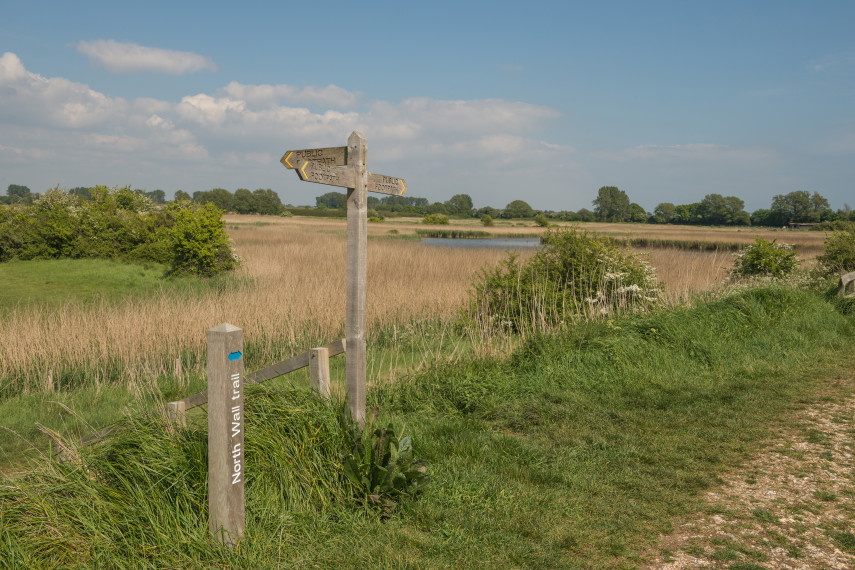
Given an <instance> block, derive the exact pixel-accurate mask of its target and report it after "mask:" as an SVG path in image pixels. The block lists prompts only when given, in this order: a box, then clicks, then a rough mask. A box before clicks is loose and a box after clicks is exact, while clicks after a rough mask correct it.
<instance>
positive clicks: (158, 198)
mask: <svg viewBox="0 0 855 570" xmlns="http://www.w3.org/2000/svg"><path fill="white" fill-rule="evenodd" d="M144 194H145V195H146V196H148V199H149V200H151V201H152V202H154V203H155V204H164V203H166V192H164V191H163V190H152V191H151V192H145V193H144Z"/></svg>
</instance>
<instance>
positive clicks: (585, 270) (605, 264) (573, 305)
mask: <svg viewBox="0 0 855 570" xmlns="http://www.w3.org/2000/svg"><path fill="white" fill-rule="evenodd" d="M541 243H542V244H543V247H542V248H541V249H540V250H538V252H537V253H536V254H535V255H534V257H532V258H531V259H530V260H529V261H527V262H525V263H522V262H520V261H519V259H518V257H517V256H516V255H514V254H510V255H509V256H508V258H507V259H505V260H503V261H502V262H501V263H500V264H499V265H498V266H497V267H494V268H491V269H484V270H482V272H481V274H480V275H479V276H478V278H477V279H476V281H475V283H474V284H473V288H472V290H471V291H470V301H469V304H468V305H467V308H466V311H465V312H466V317H468V318H469V319H473V320H475V321H477V322H479V323H481V324H486V325H488V326H495V324H496V323H508V325H509V326H507V327H504V328H510V329H511V330H514V331H523V330H536V331H543V330H547V329H550V328H555V327H560V326H562V325H564V324H569V323H573V322H576V321H578V320H580V319H587V318H601V317H604V316H609V315H612V314H614V313H616V312H621V311H644V310H647V309H649V308H651V307H653V306H655V305H657V304H658V303H659V302H660V301H661V297H662V288H661V286H660V285H659V284H658V283H657V280H656V274H655V272H654V271H653V268H652V267H650V265H649V264H648V263H647V262H646V261H644V260H643V259H642V258H641V257H639V256H638V255H636V254H633V253H631V252H629V251H628V250H627V249H625V248H623V247H621V246H620V245H619V244H618V243H617V241H615V240H614V239H613V238H610V237H604V236H596V235H594V234H590V233H588V232H586V231H584V230H579V229H577V228H569V229H566V228H563V229H554V230H551V231H549V232H547V233H546V234H545V235H544V236H543V237H542V238H541Z"/></svg>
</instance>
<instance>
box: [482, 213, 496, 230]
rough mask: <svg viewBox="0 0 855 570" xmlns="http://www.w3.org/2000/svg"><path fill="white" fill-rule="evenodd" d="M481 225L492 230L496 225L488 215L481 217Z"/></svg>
mask: <svg viewBox="0 0 855 570" xmlns="http://www.w3.org/2000/svg"><path fill="white" fill-rule="evenodd" d="M481 225H483V226H484V227H486V228H492V227H493V226H495V225H496V223H495V222H494V221H493V217H492V216H491V215H490V214H484V215H483V216H481Z"/></svg>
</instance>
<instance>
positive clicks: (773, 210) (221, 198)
mask: <svg viewBox="0 0 855 570" xmlns="http://www.w3.org/2000/svg"><path fill="white" fill-rule="evenodd" d="M134 192H135V193H138V194H140V195H143V196H146V197H147V198H148V199H149V200H151V202H152V203H154V204H164V203H166V202H167V200H166V195H165V192H164V191H163V190H152V191H145V190H134ZM68 193H69V194H71V195H77V196H79V197H80V198H82V199H86V200H89V199H91V189H90V188H86V187H77V188H72V189H70V190H68ZM38 196H39V194H33V193H32V192H31V191H30V189H29V188H27V187H26V186H21V185H17V184H10V185H9V187H8V188H7V191H6V196H0V203H5V204H32V202H33V200H34V199H36V198H37V197H38ZM173 201H175V202H181V201H187V202H193V203H196V204H208V203H211V204H213V205H214V206H216V207H217V208H219V209H220V210H223V211H224V212H236V213H238V214H269V215H279V214H297V215H301V214H303V215H326V216H343V215H344V210H345V209H346V203H347V195H346V194H345V193H343V192H327V193H325V194H322V195H321V196H318V197H317V198H315V207H314V208H312V207H297V206H292V205H290V204H288V205H283V204H282V202H281V200H280V198H279V195H278V194H277V193H276V192H274V191H273V190H271V189H269V188H267V189H262V188H259V189H257V190H254V191H250V190H248V189H246V188H238V189H237V190H236V191H235V192H234V194H233V193H231V192H229V191H228V190H226V189H224V188H214V189H212V190H205V191H197V192H193V195H192V196H191V195H190V194H188V193H187V192H184V191H183V190H178V191H177V192H176V193H175V198H174V200H173ZM591 204H592V209H590V210H589V209H587V208H582V209H580V210H578V211H575V212H573V211H568V210H562V211H553V210H535V209H534V208H532V207H531V206H530V205H529V204H528V203H527V202H525V201H524V200H513V201H511V202H509V203H508V204H507V205H506V206H505V207H504V208H493V207H491V206H485V207H482V208H475V205H474V203H473V201H472V197H471V196H469V195H468V194H455V195H454V196H452V197H451V198H450V199H449V200H446V201H444V202H433V203H431V202H430V201H429V200H428V199H427V198H419V197H413V196H384V197H382V198H377V197H375V196H368V208H369V216H371V217H379V218H382V217H385V216H420V217H421V216H425V215H431V214H442V215H446V216H454V217H474V218H482V219H483V218H484V217H485V216H489V217H490V218H491V219H520V218H533V217H535V216H538V215H541V216H544V217H545V218H547V219H549V220H560V221H570V222H635V223H650V224H696V225H715V226H749V225H753V226H784V225H787V224H790V223H818V222H832V221H837V220H851V221H855V211H853V210H852V209H851V208H850V207H849V206H848V205H844V207H843V208H842V209H838V210H833V209H832V208H831V207H830V205H829V202H828V200H827V199H826V198H825V197H823V196H822V195H821V194H819V193H818V192H808V191H806V190H797V191H794V192H790V193H788V194H778V195H775V196H774V197H773V198H772V202H771V204H770V206H769V208H761V209H758V210H755V211H754V212H751V213H749V212H747V211H746V210H745V202H744V201H743V200H742V199H741V198H738V197H737V196H724V195H722V194H707V195H706V196H704V198H703V199H702V200H701V201H700V202H693V203H689V204H674V203H671V202H662V203H660V204H658V205H657V206H656V208H654V210H653V212H647V211H645V209H644V208H643V207H642V206H640V205H639V204H637V203H635V202H632V201H631V200H630V199H629V196H628V195H627V193H626V192H625V191H623V190H620V189H619V188H617V187H616V186H603V187H601V188H600V189H599V190H598V192H597V196H596V198H594V200H593V201H592V202H591Z"/></svg>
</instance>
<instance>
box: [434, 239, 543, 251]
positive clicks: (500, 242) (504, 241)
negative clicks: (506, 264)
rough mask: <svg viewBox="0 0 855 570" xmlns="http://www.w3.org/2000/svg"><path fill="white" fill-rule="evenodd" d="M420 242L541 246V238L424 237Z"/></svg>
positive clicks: (470, 246)
mask: <svg viewBox="0 0 855 570" xmlns="http://www.w3.org/2000/svg"><path fill="white" fill-rule="evenodd" d="M420 243H422V244H424V245H429V246H432V247H462V248H467V247H468V248H472V247H487V248H498V249H535V248H538V247H540V238H479V239H471V238H422V240H421V242H420Z"/></svg>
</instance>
